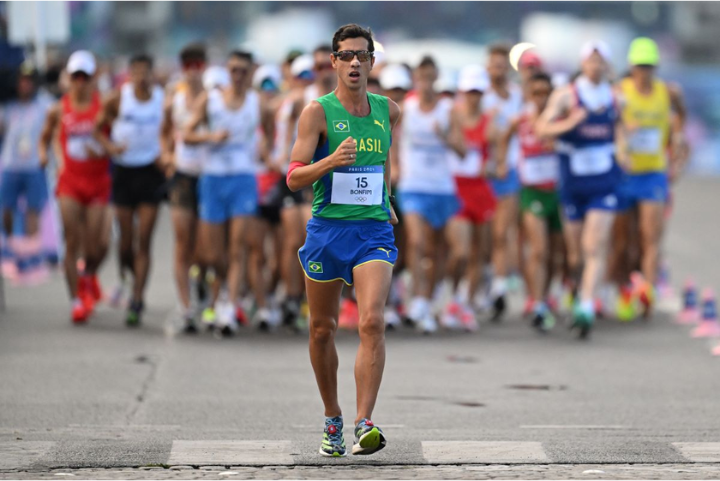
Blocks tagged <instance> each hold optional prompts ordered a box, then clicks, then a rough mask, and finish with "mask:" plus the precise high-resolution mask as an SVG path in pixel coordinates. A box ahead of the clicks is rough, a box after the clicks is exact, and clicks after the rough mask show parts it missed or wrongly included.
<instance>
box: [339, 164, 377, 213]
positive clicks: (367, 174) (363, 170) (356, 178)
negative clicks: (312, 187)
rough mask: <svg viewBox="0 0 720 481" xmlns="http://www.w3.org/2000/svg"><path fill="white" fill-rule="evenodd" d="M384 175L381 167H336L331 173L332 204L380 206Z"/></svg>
mask: <svg viewBox="0 0 720 481" xmlns="http://www.w3.org/2000/svg"><path fill="white" fill-rule="evenodd" d="M384 185H385V173H384V168H383V166H382V165H367V166H362V167H355V166H350V167H338V168H337V169H335V170H334V171H333V176H332V196H331V198H330V202H331V203H333V204H346V205H380V204H382V201H383V187H384Z"/></svg>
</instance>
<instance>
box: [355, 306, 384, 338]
mask: <svg viewBox="0 0 720 481" xmlns="http://www.w3.org/2000/svg"><path fill="white" fill-rule="evenodd" d="M358 332H359V334H360V338H361V339H370V340H379V339H382V338H383V337H384V336H385V319H384V318H383V314H382V312H381V311H371V312H368V313H364V314H363V315H362V316H361V317H360V325H359V326H358Z"/></svg>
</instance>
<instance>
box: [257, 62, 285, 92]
mask: <svg viewBox="0 0 720 481" xmlns="http://www.w3.org/2000/svg"><path fill="white" fill-rule="evenodd" d="M281 77H282V74H281V73H280V69H279V68H278V67H277V65H272V64H265V65H261V66H260V67H258V69H257V70H256V71H255V75H253V87H255V88H256V89H262V86H263V82H265V81H266V80H270V81H272V83H273V84H274V85H275V90H277V89H279V88H280V83H281V81H282V80H281Z"/></svg>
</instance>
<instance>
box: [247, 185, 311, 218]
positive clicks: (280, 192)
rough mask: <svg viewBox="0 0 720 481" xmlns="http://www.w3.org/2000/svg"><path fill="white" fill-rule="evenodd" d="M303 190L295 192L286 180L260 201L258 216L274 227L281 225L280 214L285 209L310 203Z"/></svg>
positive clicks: (275, 186) (269, 191) (271, 189)
mask: <svg viewBox="0 0 720 481" xmlns="http://www.w3.org/2000/svg"><path fill="white" fill-rule="evenodd" d="M305 190H307V189H303V190H301V191H298V192H293V191H292V190H290V188H289V187H288V186H287V183H286V181H285V179H284V178H282V179H280V180H279V181H278V182H277V184H275V185H273V186H272V187H271V188H270V189H269V190H268V191H267V193H266V194H265V195H264V196H263V197H262V198H261V199H260V206H259V209H258V216H259V217H260V218H261V219H264V220H266V221H268V222H270V223H271V224H273V225H276V224H279V223H280V212H281V211H282V210H283V209H286V208H290V207H296V206H300V205H303V204H307V203H308V196H307V195H306V193H305Z"/></svg>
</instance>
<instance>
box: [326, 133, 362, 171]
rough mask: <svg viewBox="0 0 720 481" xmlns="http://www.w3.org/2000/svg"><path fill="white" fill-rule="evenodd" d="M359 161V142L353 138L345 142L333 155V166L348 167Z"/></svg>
mask: <svg viewBox="0 0 720 481" xmlns="http://www.w3.org/2000/svg"><path fill="white" fill-rule="evenodd" d="M356 160H357V142H355V139H353V138H352V137H348V138H347V139H345V140H343V141H342V143H341V144H340V145H338V148H337V149H336V150H335V152H334V153H333V154H332V166H333V168H335V167H346V166H348V165H353V164H354V163H355V161H356Z"/></svg>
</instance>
